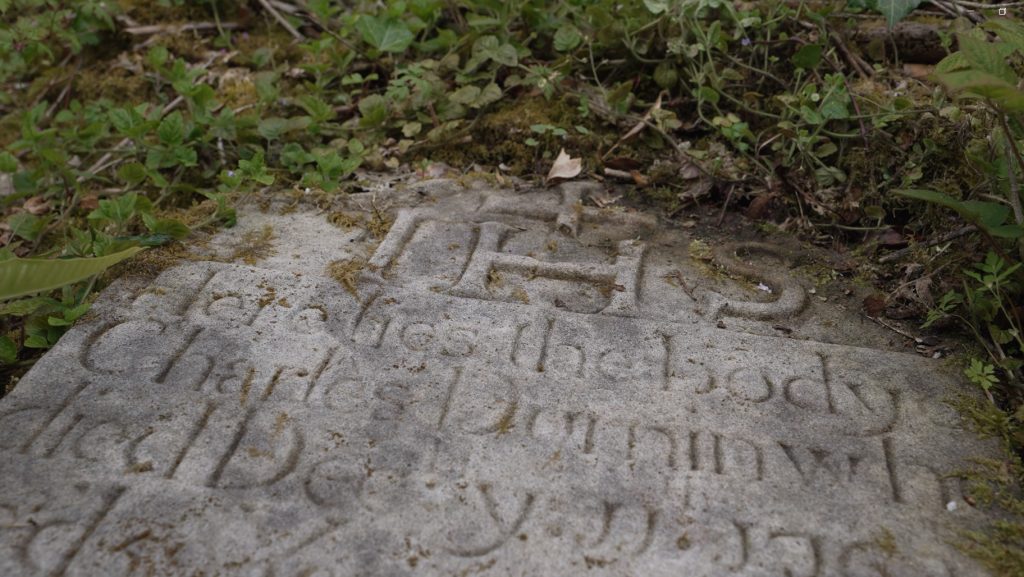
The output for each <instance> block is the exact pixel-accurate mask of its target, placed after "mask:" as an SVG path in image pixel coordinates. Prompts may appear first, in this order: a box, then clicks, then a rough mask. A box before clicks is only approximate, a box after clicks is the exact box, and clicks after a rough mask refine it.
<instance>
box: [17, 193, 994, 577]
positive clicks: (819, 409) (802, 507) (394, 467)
mask: <svg viewBox="0 0 1024 577" xmlns="http://www.w3.org/2000/svg"><path fill="white" fill-rule="evenodd" d="M581 194H586V191H585V190H583V189H582V188H580V187H579V185H566V186H564V187H563V188H561V189H557V190H554V191H532V192H531V191H528V192H525V193H514V192H507V191H505V192H502V191H498V192H490V191H487V190H482V189H471V190H463V189H461V188H459V187H457V186H455V185H454V184H451V183H442V184H440V185H436V186H433V187H421V188H419V189H415V190H413V189H410V190H407V191H405V192H401V193H399V192H396V193H393V194H391V195H380V196H374V197H373V198H372V200H373V202H374V203H377V202H381V201H387V202H388V203H390V207H389V208H391V209H395V208H396V207H404V208H400V209H398V211H397V219H396V220H395V222H394V223H393V225H392V226H391V228H390V230H389V232H388V233H387V235H386V237H385V238H383V239H382V240H381V241H380V242H378V241H377V239H374V238H373V237H372V235H371V234H369V233H368V232H367V231H366V230H364V229H362V228H359V227H353V228H352V229H350V230H349V231H348V232H345V231H342V230H339V229H338V228H335V227H333V226H331V225H329V224H327V223H326V220H325V219H324V218H322V217H320V216H315V215H312V214H310V213H302V212H299V213H294V214H287V215H280V216H270V215H260V214H258V213H253V214H250V215H249V218H247V219H245V221H244V222H245V223H246V226H248V227H249V228H250V229H258V228H259V227H262V226H264V225H266V224H270V225H272V226H273V227H274V230H275V234H276V240H275V241H274V242H275V246H274V251H273V255H270V256H267V257H266V258H264V259H263V260H262V261H261V262H260V263H259V265H258V266H246V265H241V264H232V263H216V262H191V263H188V264H184V265H182V266H179V267H177V268H173V269H171V270H168V271H167V272H165V273H163V274H162V275H161V276H160V277H159V278H158V279H156V280H155V281H154V282H152V283H151V284H150V285H148V286H145V287H139V286H134V285H133V284H132V283H131V282H130V281H125V282H122V283H120V284H119V285H116V286H114V287H112V288H111V289H109V290H108V291H107V293H106V294H105V296H104V298H103V299H101V301H100V302H99V303H97V305H96V306H95V308H94V311H95V314H93V315H91V317H90V318H89V319H88V320H87V321H86V322H83V323H81V324H80V325H79V326H77V327H75V328H74V329H73V330H71V331H70V332H69V333H68V334H67V335H66V336H65V337H64V338H63V339H62V340H61V342H60V343H59V344H58V346H57V347H55V348H54V349H53V350H52V351H51V352H50V353H48V354H47V355H46V357H44V359H43V360H42V361H40V363H39V364H38V365H37V366H36V367H35V368H34V369H33V370H32V372H31V373H30V374H29V375H27V376H26V378H25V379H24V380H23V381H22V382H21V383H20V385H19V386H18V388H17V389H16V390H15V392H14V393H12V394H11V395H10V396H8V397H7V398H6V399H4V400H3V402H2V403H0V433H2V434H0V445H2V450H3V457H2V459H3V460H2V465H0V483H2V486H3V487H4V491H3V494H2V495H0V575H45V576H62V575H74V576H83V575H110V576H122V575H123V576H128V575H139V576H141V575H189V576H191V575H244V576H257V577H270V576H274V577H298V576H308V575H325V576H326V575H336V576H348V575H389V576H390V575H396V576H397V575H477V574H479V575H581V574H587V575H591V574H592V575H645V576H647V575H651V576H657V575H688V576H709V577H711V576H720V575H743V576H755V575H759V576H783V575H785V576H794V577H796V576H799V577H808V576H867V575H887V576H915V577H916V576H924V575H932V576H938V577H952V576H954V575H956V576H967V575H979V574H980V572H979V571H978V569H977V568H976V567H974V566H973V565H972V564H971V563H970V562H969V561H968V560H966V559H964V558H963V557H961V556H960V555H959V554H958V553H957V552H956V550H955V549H954V548H953V547H952V546H951V545H950V541H952V540H953V539H954V538H955V535H956V531H957V530H958V529H962V528H965V527H971V526H973V525H975V524H977V523H978V522H979V521H980V519H979V513H978V512H977V511H975V510H974V509H973V508H972V507H970V506H967V505H966V504H965V503H964V502H963V501H962V494H961V488H960V486H959V484H958V481H957V480H956V479H954V478H949V477H947V474H948V473H950V472H953V471H955V470H957V469H959V468H961V467H963V466H964V465H965V463H966V460H967V459H969V458H971V457H973V456H977V455H980V454H984V453H986V452H988V450H989V449H990V448H988V447H987V446H986V445H984V444H982V443H980V442H977V441H975V440H973V439H972V437H970V435H968V434H966V433H965V432H964V431H963V430H962V429H961V428H960V427H961V424H960V422H959V418H958V417H957V416H956V414H955V413H953V412H952V411H951V410H949V409H948V408H947V407H946V406H945V405H944V404H943V403H942V400H943V399H944V398H947V397H949V396H950V395H951V394H953V393H955V392H956V391H957V390H958V387H959V386H960V385H959V384H958V382H957V378H956V377H955V375H953V374H951V373H950V372H948V371H947V370H946V369H944V368H943V367H942V366H941V365H940V364H939V362H938V361H932V360H929V359H924V358H921V357H917V356H913V355H907V354H899V353H893V352H887V351H884V350H880V349H871V348H865V347H854V346H848V345H843V344H835V343H842V342H854V343H858V344H869V343H870V342H871V339H872V338H874V337H873V336H872V335H873V333H871V331H870V330H867V329H866V328H865V326H864V325H860V324H855V323H854V321H851V320H849V319H846V317H843V316H842V315H839V314H838V313H836V314H835V315H833V316H832V317H829V316H828V315H829V314H830V313H829V311H828V309H827V308H826V305H823V304H822V303H821V302H820V301H817V300H816V299H810V298H808V295H807V293H806V291H805V288H804V286H803V281H801V280H799V279H797V278H794V277H793V276H792V275H790V274H789V273H788V271H787V269H786V268H785V267H784V266H782V265H781V264H780V263H781V262H782V261H781V260H779V259H778V258H777V257H779V256H780V255H779V254H777V253H778V252H779V251H778V250H776V249H773V248H771V247H766V246H764V245H760V244H752V243H740V244H738V245H735V246H727V245H725V244H723V245H721V246H719V247H714V248H715V249H716V250H718V252H719V254H720V259H721V262H723V263H724V264H725V265H726V268H728V269H730V270H732V271H733V272H734V273H736V274H739V275H743V276H745V277H746V281H752V282H754V283H755V284H756V283H758V282H762V283H765V284H766V285H767V286H769V287H771V288H772V290H773V294H772V295H770V296H769V295H766V294H765V293H764V292H763V291H751V290H749V289H746V288H744V283H743V282H740V281H735V280H728V279H723V278H720V279H717V280H715V279H707V278H704V277H705V275H704V274H703V273H702V272H701V269H700V267H699V266H698V265H695V264H694V262H695V261H693V260H692V259H690V258H688V252H687V251H688V239H686V238H685V237H683V236H682V235H681V234H680V233H678V232H672V231H668V232H666V231H665V230H663V229H662V228H659V227H658V226H657V223H656V222H655V221H654V219H653V218H651V217H650V216H647V215H644V214H640V213H635V212H625V211H617V212H616V211H607V210H597V209H594V208H583V207H582V206H581V205H579V204H578V202H577V200H578V198H579V196H580V195H581ZM363 201H365V202H367V203H369V201H370V197H369V196H366V197H361V198H356V199H354V202H355V203H356V204H358V203H359V202H363ZM366 208H367V214H370V213H372V212H373V210H371V209H370V206H369V205H368V204H367V205H366ZM367 218H369V217H367ZM370 228H372V227H370ZM244 234H245V229H244V228H243V229H241V230H238V231H232V232H229V233H227V234H226V235H224V236H222V237H221V238H220V239H217V240H215V241H214V242H213V243H211V245H210V246H209V247H208V250H209V251H210V253H211V254H214V253H217V252H221V253H231V252H232V250H233V249H235V248H237V246H238V245H239V243H240V242H242V241H241V239H242V238H243V237H244ZM236 252H237V251H236ZM737 252H738V253H739V254H741V255H743V254H749V255H750V257H749V258H750V259H751V260H757V262H760V263H761V265H760V266H754V265H751V264H747V263H745V262H744V261H745V260H746V258H730V257H729V256H728V255H729V254H736V253H737ZM755 253H759V254H761V256H757V258H756V259H755ZM773 254H774V257H773ZM765 255H766V256H765ZM356 257H365V258H367V259H368V261H369V262H368V265H367V267H366V269H365V270H364V271H363V274H362V279H361V281H360V282H359V284H358V297H357V296H355V295H353V294H351V293H350V292H348V291H346V289H345V288H343V287H342V286H341V285H340V284H339V283H338V282H336V281H335V280H334V279H332V278H329V277H328V276H327V275H326V274H325V273H324V270H325V267H327V265H328V264H329V263H330V262H331V261H333V260H336V259H346V258H356ZM771 263H774V264H771ZM759 295H760V296H759ZM836 315H838V316H836ZM822 318H828V319H831V321H832V327H827V326H826V325H827V323H821V322H820V321H821V319H822ZM843 319H846V320H845V321H844V320H843ZM844 323H846V324H845V325H844ZM779 324H785V325H787V327H789V328H788V331H789V332H790V333H792V335H794V336H797V337H800V338H781V337H779V336H777V335H779V334H781V333H779V332H778V331H777V330H775V329H773V327H774V326H778V325H779ZM721 327H725V328H721ZM865 335H866V336H865ZM809 338H813V339H817V340H801V339H809ZM825 340H828V341H832V343H827V342H823V341H825ZM950 502H953V503H956V504H957V505H958V506H957V507H956V508H955V510H953V511H949V510H947V504H948V503H950Z"/></svg>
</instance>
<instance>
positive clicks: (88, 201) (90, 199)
mask: <svg viewBox="0 0 1024 577" xmlns="http://www.w3.org/2000/svg"><path fill="white" fill-rule="evenodd" d="M99 206H100V197H98V196H96V195H95V194H87V195H85V196H83V197H82V200H80V201H78V207H79V208H81V209H82V210H96V209H97V208H99Z"/></svg>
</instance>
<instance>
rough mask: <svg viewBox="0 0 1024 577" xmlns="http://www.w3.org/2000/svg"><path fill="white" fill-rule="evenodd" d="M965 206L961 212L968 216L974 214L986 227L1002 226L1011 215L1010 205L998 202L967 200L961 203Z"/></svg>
mask: <svg viewBox="0 0 1024 577" xmlns="http://www.w3.org/2000/svg"><path fill="white" fill-rule="evenodd" d="M961 206H962V207H963V208H962V209H961V210H960V213H961V214H962V215H964V217H965V218H967V215H971V216H973V217H974V218H975V219H977V221H978V222H979V223H980V224H981V225H982V226H984V227H985V228H986V229H990V228H992V227H996V226H1000V225H1002V224H1003V223H1004V222H1006V219H1007V217H1009V216H1010V207H1008V206H1006V205H1005V204H999V203H997V202H983V201H980V200H967V201H964V202H963V203H961Z"/></svg>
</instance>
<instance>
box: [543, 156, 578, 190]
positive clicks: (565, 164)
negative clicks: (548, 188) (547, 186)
mask: <svg viewBox="0 0 1024 577" xmlns="http://www.w3.org/2000/svg"><path fill="white" fill-rule="evenodd" d="M580 172H583V159H582V158H573V157H571V156H569V155H568V154H566V152H565V149H564V148H563V149H562V150H561V151H559V153H558V158H556V159H555V163H554V164H552V165H551V170H549V171H548V177H547V181H548V182H551V181H553V180H568V179H570V178H576V177H577V176H579V174H580Z"/></svg>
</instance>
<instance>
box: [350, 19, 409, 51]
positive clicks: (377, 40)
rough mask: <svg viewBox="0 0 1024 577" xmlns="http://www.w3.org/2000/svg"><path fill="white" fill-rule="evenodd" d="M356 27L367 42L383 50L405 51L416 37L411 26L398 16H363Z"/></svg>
mask: <svg viewBox="0 0 1024 577" xmlns="http://www.w3.org/2000/svg"><path fill="white" fill-rule="evenodd" d="M356 28H357V29H358V30H359V33H360V34H362V35H363V40H365V41H366V43H367V44H369V45H370V46H373V47H374V48H376V49H377V50H381V51H383V52H405V49H406V48H408V47H409V45H410V44H412V41H413V39H414V38H415V36H413V33H412V31H411V30H409V27H408V26H406V25H405V23H404V22H402V21H401V20H399V19H397V18H378V17H376V16H362V17H360V18H359V20H358V21H357V22H356Z"/></svg>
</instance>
